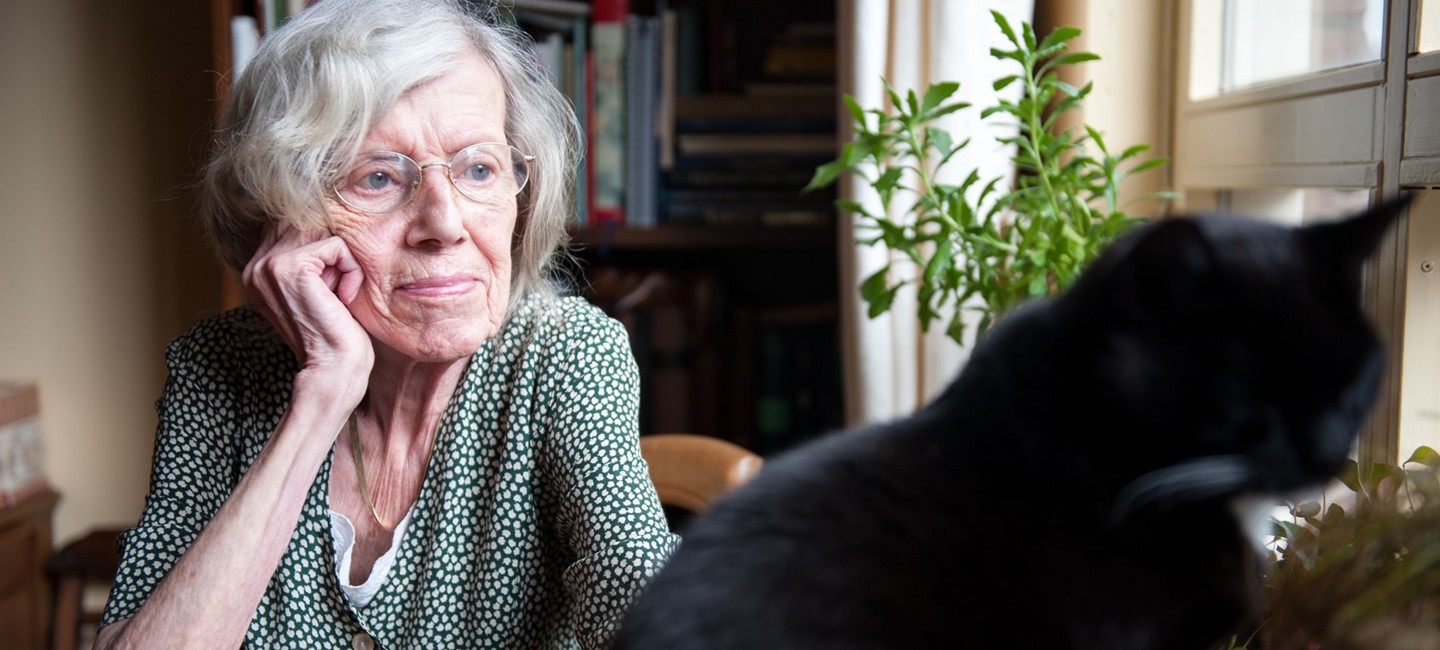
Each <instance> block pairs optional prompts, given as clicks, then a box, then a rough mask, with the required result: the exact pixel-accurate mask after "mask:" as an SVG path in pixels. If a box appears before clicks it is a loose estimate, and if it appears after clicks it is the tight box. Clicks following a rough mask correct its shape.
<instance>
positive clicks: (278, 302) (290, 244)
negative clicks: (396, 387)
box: [243, 226, 375, 406]
mask: <svg viewBox="0 0 1440 650" xmlns="http://www.w3.org/2000/svg"><path fill="white" fill-rule="evenodd" d="M243 279H244V284H245V296H246V298H248V299H249V301H250V304H251V305H253V306H254V307H255V308H256V309H258V310H260V312H261V313H262V314H264V315H265V318H266V319H268V320H269V321H270V323H271V325H273V326H274V327H275V330H276V331H277V332H279V333H280V336H281V337H282V338H284V339H285V342H286V343H287V344H289V346H290V349H291V350H293V351H294V352H295V356H296V358H298V359H299V360H300V366H301V371H300V376H298V377H297V378H296V381H297V383H299V382H300V381H301V380H302V379H303V378H308V377H312V376H313V377H315V378H316V379H317V380H319V381H318V382H317V385H319V386H324V387H326V388H331V389H335V390H339V391H340V394H338V395H330V396H329V397H330V398H333V399H339V400H342V401H345V402H348V403H349V404H350V405H352V406H353V405H354V404H358V403H359V402H360V399H361V398H362V397H364V395H365V387H366V385H367V384H368V381H369V376H370V368H371V366H372V365H374V362H375V350H374V347H373V346H372V344H371V342H370V335H369V334H368V333H367V332H366V331H365V329H364V328H363V327H361V326H360V323H359V322H357V321H356V320H355V317H354V316H352V315H351V314H350V310H349V309H347V308H346V305H348V304H350V302H351V301H353V300H355V297H356V296H357V295H359V293H360V285H361V283H362V281H363V280H364V275H363V274H362V272H361V270H360V265H359V264H358V263H357V262H356V261H355V257H354V256H353V255H352V254H351V253H350V248H349V247H348V246H346V245H345V242H344V241H343V240H341V239H340V238H339V237H336V236H334V235H330V234H325V233H321V234H318V235H316V234H304V233H301V232H300V231H299V230H296V229H295V228H292V227H289V226H281V227H274V228H267V229H266V233H265V238H264V240H263V241H262V242H261V243H260V248H259V249H258V250H256V251H255V256H254V257H252V258H251V259H250V263H249V264H247V265H246V266H245V271H244V276H243Z"/></svg>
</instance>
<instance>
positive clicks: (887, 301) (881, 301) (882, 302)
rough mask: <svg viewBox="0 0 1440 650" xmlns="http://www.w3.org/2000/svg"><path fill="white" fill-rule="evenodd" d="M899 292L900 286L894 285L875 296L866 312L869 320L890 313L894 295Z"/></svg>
mask: <svg viewBox="0 0 1440 650" xmlns="http://www.w3.org/2000/svg"><path fill="white" fill-rule="evenodd" d="M899 291H900V285H895V286H894V287H891V288H890V289H889V290H888V291H884V292H882V293H881V294H880V295H878V296H876V297H875V299H874V300H871V301H870V310H869V312H868V314H869V316H870V318H876V317H878V316H879V315H880V314H883V313H885V312H887V311H890V305H891V304H892V303H894V302H895V294H896V293H899Z"/></svg>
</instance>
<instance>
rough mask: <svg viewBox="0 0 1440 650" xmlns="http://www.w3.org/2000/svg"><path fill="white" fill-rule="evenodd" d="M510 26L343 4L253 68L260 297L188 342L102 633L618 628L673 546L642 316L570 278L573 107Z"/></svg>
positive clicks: (235, 202) (330, 644)
mask: <svg viewBox="0 0 1440 650" xmlns="http://www.w3.org/2000/svg"><path fill="white" fill-rule="evenodd" d="M513 32H514V30H513V29H512V28H507V27H504V26H501V25H496V24H492V22H491V21H489V20H486V19H485V18H484V17H477V16H474V15H471V14H470V13H468V11H467V9H466V8H465V7H463V6H462V5H460V4H457V3H456V0H385V1H379V0H363V1H362V0H323V1H322V2H319V3H318V4H316V5H315V6H314V7H313V8H311V9H308V10H307V11H305V12H304V13H302V14H301V15H299V16H298V17H296V18H294V19H292V20H291V21H290V22H289V23H287V24H286V25H285V26H284V27H283V28H281V29H279V30H278V31H276V32H275V33H273V34H271V35H270V36H269V37H267V38H266V40H265V42H264V45H263V46H262V47H261V48H260V51H259V52H258V53H257V54H256V56H255V58H254V59H253V60H252V61H251V62H250V64H249V66H248V67H247V68H246V70H245V73H244V74H243V75H242V76H241V77H240V78H239V79H238V80H237V81H236V83H235V86H234V87H233V88H232V94H231V96H230V99H229V103H228V105H227V107H226V108H227V114H226V117H225V118H224V121H223V125H222V128H221V129H220V130H219V142H218V146H217V148H216V153H215V154H214V157H213V159H212V160H211V162H210V164H209V167H208V169H207V171H206V176H205V184H204V189H205V194H206V210H205V213H206V215H205V216H206V219H207V220H208V223H209V226H210V231H211V232H212V234H213V238H214V240H215V242H216V244H217V245H218V247H219V250H220V251H221V254H222V255H223V257H224V258H225V259H226V260H227V261H228V263H229V264H231V265H232V266H234V267H236V268H237V269H243V278H244V285H245V289H246V294H247V298H248V302H249V303H250V305H251V306H252V307H249V308H243V309H239V310H235V311H232V312H229V313H226V314H223V315H220V316H218V317H216V318H212V319H209V320H207V321H204V322H202V323H200V324H198V325H197V326H195V328H194V329H192V330H191V331H190V332H189V333H187V334H186V335H185V336H183V337H181V338H180V339H178V340H177V341H175V342H174V343H173V344H172V345H171V346H170V349H169V351H168V354H167V357H166V358H167V362H168V367H169V372H170V376H169V381H168V382H167V384H166V388H165V392H164V396H163V397H162V399H161V400H160V402H159V404H158V410H159V413H160V424H159V431H158V433H157V441H156V447H155V457H154V466H153V475H152V478H151V487H150V493H149V495H148V497H147V501H146V507H145V511H144V513H143V515H142V516H141V519H140V521H139V523H138V525H137V526H136V527H135V528H133V529H131V530H130V531H128V532H127V534H126V535H125V537H124V559H123V564H122V566H121V569H120V571H119V575H118V576H117V578H116V585H115V589H114V591H113V593H112V595H111V597H110V602H109V606H108V608H107V609H106V612H105V618H104V622H103V628H102V630H101V632H100V637H99V640H98V643H97V645H98V647H102V648H109V647H140V648H167V647H204V648H219V647H231V648H233V647H236V646H239V645H241V644H242V643H243V644H245V645H247V646H251V647H260V648H270V647H306V648H337V647H344V648H350V647H356V648H361V647H374V646H375V645H377V644H378V646H380V647H385V648H476V647H526V648H530V647H536V648H552V647H575V646H584V647H597V646H603V645H604V644H605V643H606V641H607V639H608V638H609V635H610V634H611V632H612V630H613V628H614V625H615V624H616V622H617V621H618V619H619V616H620V615H621V613H622V612H623V609H624V608H625V607H626V605H627V604H628V603H629V602H630V601H631V599H632V597H633V596H634V595H635V593H636V592H637V591H638V589H639V588H640V587H641V586H642V585H643V584H644V583H645V581H646V580H647V579H648V578H649V577H650V576H651V575H652V574H653V573H654V572H655V571H656V570H658V568H659V567H660V566H661V565H662V564H663V563H664V561H665V560H666V558H667V557H668V555H669V553H670V551H671V550H672V548H673V547H674V544H675V539H674V537H673V536H672V535H671V534H670V533H669V532H668V530H667V529H666V525H665V521H664V517H663V514H662V512H661V509H660V505H659V502H658V501H657V499H656V497H655V491H654V487H653V486H652V485H651V484H650V483H649V478H648V475H647V472H646V468H645V464H644V462H643V461H642V459H641V458H640V455H639V445H638V437H637V431H636V426H637V424H636V406H637V380H636V369H635V365H634V361H633V359H632V357H631V354H630V351H629V348H628V345H627V342H626V337H625V334H624V331H623V330H622V329H621V328H620V326H619V325H618V324H617V323H615V322H614V321H612V320H610V319H608V318H606V317H604V316H603V315H602V313H601V312H599V311H598V310H597V309H595V308H594V307H592V306H590V305H588V304H585V303H584V302H583V301H581V300H579V299H577V298H559V297H557V296H556V294H555V289H554V288H552V286H551V281H552V279H551V273H552V263H553V262H554V260H555V258H556V255H557V254H558V251H559V250H560V248H561V246H562V245H563V243H564V240H565V230H564V224H565V222H566V219H567V208H568V206H570V205H571V202H570V198H569V197H570V196H571V191H572V190H571V185H570V183H571V181H572V177H573V174H574V171H575V159H576V153H575V152H576V151H578V145H577V140H578V136H577V128H576V124H575V120H574V116H573V114H572V113H571V112H570V110H569V108H568V106H567V104H566V102H565V100H564V98H563V97H561V96H560V95H558V94H557V93H556V92H555V90H554V89H553V88H552V87H551V86H550V85H549V82H548V81H546V76H545V75H544V74H543V73H542V71H541V70H539V69H537V68H536V65H535V63H534V61H535V59H534V57H533V56H532V55H531V54H530V52H529V51H528V50H527V48H526V46H525V45H524V42H525V39H524V38H523V37H517V34H516V33H513Z"/></svg>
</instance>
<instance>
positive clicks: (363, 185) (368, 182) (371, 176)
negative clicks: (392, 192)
mask: <svg viewBox="0 0 1440 650" xmlns="http://www.w3.org/2000/svg"><path fill="white" fill-rule="evenodd" d="M392 185H395V179H394V178H393V177H391V176H390V174H388V173H386V172H382V171H372V172H368V173H366V174H365V175H364V176H361V177H360V181H359V182H358V183H356V184H355V186H356V188H357V189H360V190H363V191H366V192H379V191H382V190H385V189H387V188H389V187H390V186H392Z"/></svg>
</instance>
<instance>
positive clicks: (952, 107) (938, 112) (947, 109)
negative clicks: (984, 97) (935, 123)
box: [924, 102, 970, 122]
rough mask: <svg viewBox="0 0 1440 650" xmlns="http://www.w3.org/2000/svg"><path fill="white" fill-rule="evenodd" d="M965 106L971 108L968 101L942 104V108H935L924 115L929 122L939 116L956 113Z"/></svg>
mask: <svg viewBox="0 0 1440 650" xmlns="http://www.w3.org/2000/svg"><path fill="white" fill-rule="evenodd" d="M963 108H970V104H968V103H966V102H955V103H954V104H946V105H944V106H941V107H940V108H937V109H934V110H932V111H930V112H928V113H926V114H925V116H924V117H925V121H927V122H928V121H930V120H934V119H938V118H941V117H944V116H946V115H949V114H951V113H954V112H955V111H958V110H960V109H963Z"/></svg>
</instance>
